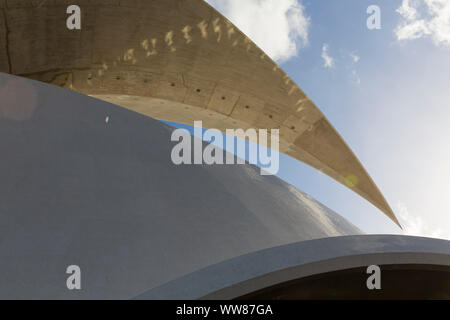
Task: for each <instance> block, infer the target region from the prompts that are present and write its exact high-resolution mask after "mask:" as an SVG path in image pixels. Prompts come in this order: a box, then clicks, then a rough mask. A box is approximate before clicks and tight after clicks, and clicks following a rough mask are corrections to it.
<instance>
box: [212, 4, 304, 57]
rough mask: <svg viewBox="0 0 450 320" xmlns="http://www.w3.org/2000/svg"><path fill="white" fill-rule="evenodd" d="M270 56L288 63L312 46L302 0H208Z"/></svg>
mask: <svg viewBox="0 0 450 320" xmlns="http://www.w3.org/2000/svg"><path fill="white" fill-rule="evenodd" d="M207 2H208V3H209V4H211V5H212V6H214V7H215V8H216V9H217V10H219V11H220V12H221V13H222V14H223V15H225V16H226V17H227V18H228V19H229V20H230V21H231V22H233V23H234V24H235V25H236V26H237V27H238V28H239V29H240V30H242V32H244V33H245V34H246V35H247V36H248V37H249V38H250V39H251V40H252V41H253V42H255V43H256V44H257V45H258V46H259V47H260V48H261V49H262V50H263V51H264V52H265V53H266V54H267V55H268V56H270V57H271V58H272V59H274V60H276V61H277V62H283V61H286V60H288V59H290V58H292V57H294V56H296V55H297V54H298V50H299V49H300V48H302V47H304V46H306V45H307V44H308V30H309V25H310V18H309V17H308V16H307V15H306V13H305V8H304V6H303V5H302V3H301V2H300V1H299V0H207Z"/></svg>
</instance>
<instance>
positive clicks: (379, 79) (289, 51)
mask: <svg viewBox="0 0 450 320" xmlns="http://www.w3.org/2000/svg"><path fill="white" fill-rule="evenodd" d="M208 2H209V3H210V4H212V5H213V6H214V7H215V8H216V9H218V10H219V11H221V12H222V13H223V14H224V15H225V16H227V17H228V18H229V19H230V20H231V21H232V22H234V23H235V24H236V25H237V26H238V27H239V28H241V29H242V30H243V31H244V32H245V33H246V34H247V35H248V36H249V37H250V38H251V39H253V40H254V41H255V42H256V43H257V44H258V45H259V46H260V47H261V48H263V49H264V50H265V51H266V53H268V55H270V56H271V57H272V58H274V59H275V60H276V61H277V62H278V63H280V65H281V67H282V68H283V69H284V71H285V72H286V73H288V74H289V75H290V76H291V78H292V79H293V80H294V81H295V82H296V83H297V84H298V85H299V86H300V87H301V88H302V89H303V91H304V92H305V93H306V94H307V95H308V96H309V97H310V98H311V99H312V100H313V101H314V102H315V103H316V105H317V106H318V107H319V108H320V109H321V110H322V112H323V113H324V114H325V115H326V116H327V118H328V119H329V120H330V122H331V123H332V124H333V125H334V126H335V127H336V129H337V130H338V131H339V133H340V134H341V135H342V136H343V138H344V139H345V140H346V142H347V143H348V144H349V146H350V147H351V148H352V150H353V151H354V152H355V154H356V155H357V157H358V158H359V159H360V160H361V162H362V163H363V165H364V166H365V168H366V169H367V171H368V172H369V174H370V175H371V176H372V178H373V179H374V181H375V183H376V184H377V185H378V187H379V188H380V190H381V191H382V193H383V194H384V195H385V197H386V199H387V200H388V202H389V203H390V205H391V206H392V208H393V210H394V212H395V213H396V215H397V216H398V217H399V219H400V221H401V223H402V225H403V226H404V229H405V230H404V231H401V230H400V229H398V228H397V227H396V226H395V225H394V223H392V222H391V221H390V220H389V219H388V218H386V217H385V216H384V215H383V214H382V213H381V212H380V211H379V210H378V209H376V208H375V207H373V206H372V205H371V204H370V203H368V202H367V201H365V200H364V199H362V198H361V197H359V196H358V195H356V194H354V193H353V192H352V191H350V190H348V189H347V188H345V187H343V186H341V185H340V184H338V183H337V182H335V181H334V180H332V179H331V178H329V177H327V176H325V175H323V174H321V173H319V172H318V171H316V170H314V169H312V168H310V167H308V166H307V165H305V164H303V163H300V162H299V161H297V160H294V159H292V158H289V157H287V156H283V155H282V156H281V159H280V171H279V174H278V176H279V177H280V178H282V179H283V180H285V181H287V182H288V183H290V184H292V185H294V186H295V187H297V188H298V189H300V190H302V191H304V192H306V193H308V194H310V195H311V196H313V197H314V198H316V199H317V200H319V201H321V202H322V203H324V204H325V205H327V206H328V207H330V208H331V209H333V210H334V211H336V212H338V213H339V214H341V215H342V216H344V217H345V218H347V219H348V220H350V221H351V222H352V223H354V224H355V225H357V226H358V227H360V228H361V229H362V230H364V231H365V232H367V233H405V234H413V235H423V236H430V237H440V238H447V239H450V201H448V198H449V197H450V143H449V139H450V1H448V0H409V1H408V0H382V1H381V0H380V1H374V0H371V1H365V0H339V1H335V0H320V1H317V0H316V1H313V0H309V1H308V0H301V1H300V0H210V1H208ZM369 5H378V6H379V7H380V9H381V29H380V30H369V29H368V28H367V26H366V20H367V18H368V17H369V15H368V14H367V13H366V10H367V7H368V6H369Z"/></svg>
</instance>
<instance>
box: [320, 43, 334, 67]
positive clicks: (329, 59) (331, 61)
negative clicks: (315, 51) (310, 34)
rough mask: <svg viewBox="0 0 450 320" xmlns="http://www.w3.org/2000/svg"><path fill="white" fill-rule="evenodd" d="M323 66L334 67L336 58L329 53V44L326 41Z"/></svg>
mask: <svg viewBox="0 0 450 320" xmlns="http://www.w3.org/2000/svg"><path fill="white" fill-rule="evenodd" d="M322 58H323V61H324V63H323V66H324V67H325V68H332V67H333V66H334V59H333V58H332V57H330V55H329V54H328V44H326V43H324V44H323V46H322Z"/></svg>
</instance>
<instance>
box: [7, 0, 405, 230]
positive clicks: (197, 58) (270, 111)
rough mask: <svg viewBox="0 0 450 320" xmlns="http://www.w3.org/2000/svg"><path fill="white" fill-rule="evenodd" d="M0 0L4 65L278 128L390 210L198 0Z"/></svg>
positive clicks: (328, 129)
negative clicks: (77, 21) (74, 23)
mask: <svg viewBox="0 0 450 320" xmlns="http://www.w3.org/2000/svg"><path fill="white" fill-rule="evenodd" d="M77 4H78V5H79V6H80V7H81V9H82V28H81V30H68V28H67V27H66V19H67V17H68V15H67V14H66V9H67V6H68V5H69V3H68V2H66V1H54V0H48V1H31V0H0V8H1V11H0V71H3V72H8V73H12V74H16V75H22V76H27V77H30V78H33V79H37V80H41V81H45V82H49V83H52V84H55V85H58V86H62V87H66V88H70V89H72V90H75V91H78V92H81V93H84V94H88V95H92V96H95V97H97V98H99V99H103V100H106V101H110V102H113V103H114V104H117V105H120V106H124V107H127V108H130V109H132V110H134V111H137V112H140V113H142V114H145V115H148V116H151V117H154V118H157V119H164V120H170V121H175V122H181V123H186V124H193V121H194V120H203V124H204V126H205V127H207V128H217V129H221V130H224V129H226V128H230V129H233V128H235V129H237V128H243V129H245V128H267V129H271V128H278V129H279V130H280V138H281V141H280V151H281V152H283V153H285V154H287V155H289V156H292V157H294V158H295V159H298V160H300V161H303V162H305V163H307V164H308V165H310V166H312V167H314V168H316V169H318V170H321V171H322V172H324V173H325V174H327V175H329V176H330V177H332V178H334V179H336V180H337V181H339V182H340V183H342V184H344V185H346V186H347V187H349V188H351V189H352V190H353V191H355V192H356V193H358V194H360V195H361V196H362V197H364V198H366V199H367V200H368V201H370V202H371V203H372V204H373V205H375V206H376V207H378V208H379V209H380V210H381V211H383V212H384V213H385V214H386V215H387V216H388V217H389V218H391V219H392V220H393V221H394V222H395V223H397V224H398V225H399V223H398V220H397V219H396V217H395V215H394V213H393V212H392V210H391V208H390V207H389V205H388V203H387V202H386V200H385V199H384V197H383V195H382V194H381V192H380V191H379V190H378V188H377V187H376V185H375V183H374V182H373V181H372V179H371V178H370V176H369V175H368V174H367V172H366V171H365V169H364V168H363V166H362V165H361V163H360V162H359V161H358V159H357V158H356V156H355V155H354V154H353V153H352V151H351V150H350V148H349V147H348V146H347V145H346V143H345V142H344V140H343V139H342V138H341V137H340V135H339V134H338V133H337V132H336V130H335V129H334V128H333V126H332V125H331V124H330V123H329V122H328V120H327V119H326V118H325V117H324V115H323V114H322V113H321V112H320V111H319V109H318V108H317V107H316V106H315V105H314V103H313V102H312V101H311V100H310V99H309V98H308V97H307V96H306V95H305V93H304V92H303V91H302V90H301V89H300V88H299V87H298V86H297V85H296V84H295V83H294V82H293V81H292V80H291V79H290V78H289V77H288V76H287V75H286V74H285V73H284V72H283V71H282V70H281V69H280V68H279V67H278V66H277V65H276V64H275V63H274V62H273V61H272V60H271V59H269V58H268V57H267V56H266V55H265V54H264V52H262V51H261V50H260V49H259V48H257V47H256V46H255V45H254V44H253V43H252V41H251V40H250V39H248V38H247V37H246V36H245V35H244V34H242V33H241V32H240V31H239V30H237V28H236V27H235V26H233V25H232V24H231V23H230V22H229V21H228V20H227V19H225V18H224V17H223V16H221V15H220V14H219V13H218V12H217V11H215V10H214V9H213V8H211V7H210V6H209V5H207V4H206V3H205V2H204V1H201V0H158V1H149V0H98V1H91V0H80V1H77Z"/></svg>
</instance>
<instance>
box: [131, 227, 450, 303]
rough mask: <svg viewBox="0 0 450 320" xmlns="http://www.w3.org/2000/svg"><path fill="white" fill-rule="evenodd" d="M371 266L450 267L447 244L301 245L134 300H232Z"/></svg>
mask: <svg viewBox="0 0 450 320" xmlns="http://www.w3.org/2000/svg"><path fill="white" fill-rule="evenodd" d="M372 264H376V265H383V264H430V265H441V266H450V241H447V240H440V239H431V238H423V237H412V236H397V235H357V236H342V237H333V238H324V239H319V240H309V241H303V242H299V243H294V244H289V245H285V246H280V247H275V248H270V249H266V250H262V251H258V252H254V253H250V254H246V255H243V256H240V257H237V258H234V259H231V260H228V261H224V262H221V263H218V264H216V265H213V266H209V267H207V268H204V269H202V270H199V271H196V272H194V273H191V274H189V275H186V276H184V277H181V278H179V279H177V280H174V281H171V282H169V283H167V284H165V285H162V286H160V287H157V288H155V289H152V290H149V291H148V292H145V293H143V294H141V295H139V296H138V297H136V299H234V298H238V297H241V296H244V295H246V294H249V293H252V292H255V291H257V290H261V289H264V288H267V287H270V286H273V285H276V284H280V283H284V282H287V281H290V280H295V279H299V278H303V277H307V276H311V275H316V274H321V273H326V272H332V271H339V270H345V269H351V268H356V267H367V266H369V265H372Z"/></svg>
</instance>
